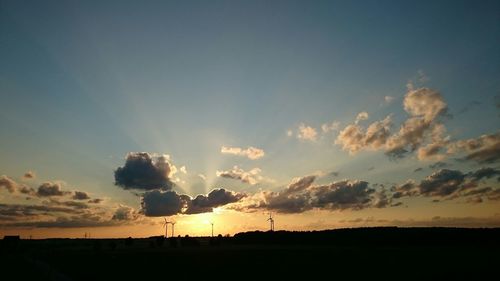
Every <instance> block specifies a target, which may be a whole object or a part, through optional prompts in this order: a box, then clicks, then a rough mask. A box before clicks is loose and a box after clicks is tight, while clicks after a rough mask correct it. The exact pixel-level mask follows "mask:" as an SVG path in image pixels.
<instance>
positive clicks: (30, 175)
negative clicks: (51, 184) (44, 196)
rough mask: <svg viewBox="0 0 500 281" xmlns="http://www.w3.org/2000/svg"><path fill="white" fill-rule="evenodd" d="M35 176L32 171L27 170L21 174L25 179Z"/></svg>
mask: <svg viewBox="0 0 500 281" xmlns="http://www.w3.org/2000/svg"><path fill="white" fill-rule="evenodd" d="M35 177H36V175H35V173H34V172H33V171H27V172H26V173H24V175H23V178H25V179H34V178H35Z"/></svg>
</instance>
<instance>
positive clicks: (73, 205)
mask: <svg viewBox="0 0 500 281" xmlns="http://www.w3.org/2000/svg"><path fill="white" fill-rule="evenodd" d="M43 203H45V204H46V205H53V206H67V207H70V208H73V209H88V208H89V205H87V204H86V203H84V202H78V201H59V200H54V199H51V200H49V201H44V202H43Z"/></svg>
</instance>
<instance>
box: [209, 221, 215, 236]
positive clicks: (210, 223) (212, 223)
mask: <svg viewBox="0 0 500 281" xmlns="http://www.w3.org/2000/svg"><path fill="white" fill-rule="evenodd" d="M210 224H211V225H212V237H214V223H213V222H210Z"/></svg>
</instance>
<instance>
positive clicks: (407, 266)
mask: <svg viewBox="0 0 500 281" xmlns="http://www.w3.org/2000/svg"><path fill="white" fill-rule="evenodd" d="M1 242H2V244H1V255H0V256H1V261H0V264H2V267H3V268H4V272H5V271H6V273H7V275H6V276H16V280H28V279H36V280H111V279H113V280H119V279H121V280H123V279H126V280H147V279H149V278H162V279H173V278H175V280H190V279H194V278H207V279H222V280H229V279H234V278H236V277H245V278H251V279H264V278H266V279H267V278H270V277H273V278H279V279H280V280H282V278H293V277H295V278H297V277H298V276H304V277H305V278H307V279H308V280H309V278H320V277H323V278H326V279H336V278H339V277H345V278H359V277H366V278H377V279H378V278H383V279H413V278H431V279H435V278H441V277H442V278H447V279H448V278H452V277H461V278H464V277H466V278H474V279H476V278H478V277H481V276H494V274H495V269H496V266H497V264H498V261H499V259H498V253H499V250H500V229H499V228H485V229H465V228H397V227H376V228H353V229H338V230H324V231H307V232H295V231H293V232H290V231H274V232H270V231H268V232H261V231H254V232H244V233H238V234H236V235H234V236H233V237H222V236H220V235H219V236H218V237H189V236H185V237H176V238H168V239H165V238H163V237H162V236H157V237H149V238H137V239H133V238H124V239H41V240H24V239H21V240H16V239H15V238H12V237H4V240H2V241H1ZM4 276H5V275H4ZM4 280H10V279H4ZM12 280H13V279H12Z"/></svg>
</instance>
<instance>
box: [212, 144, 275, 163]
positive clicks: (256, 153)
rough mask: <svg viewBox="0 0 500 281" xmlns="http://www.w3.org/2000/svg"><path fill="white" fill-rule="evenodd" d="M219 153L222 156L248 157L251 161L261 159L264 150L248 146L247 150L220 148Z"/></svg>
mask: <svg viewBox="0 0 500 281" xmlns="http://www.w3.org/2000/svg"><path fill="white" fill-rule="evenodd" d="M220 152H221V153H222V154H233V155H238V156H244V157H248V159H251V160H256V159H259V158H262V157H264V155H265V152H264V150H262V149H260V148H256V147H253V146H250V147H248V148H247V149H242V148H240V147H227V146H222V147H221V149H220Z"/></svg>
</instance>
